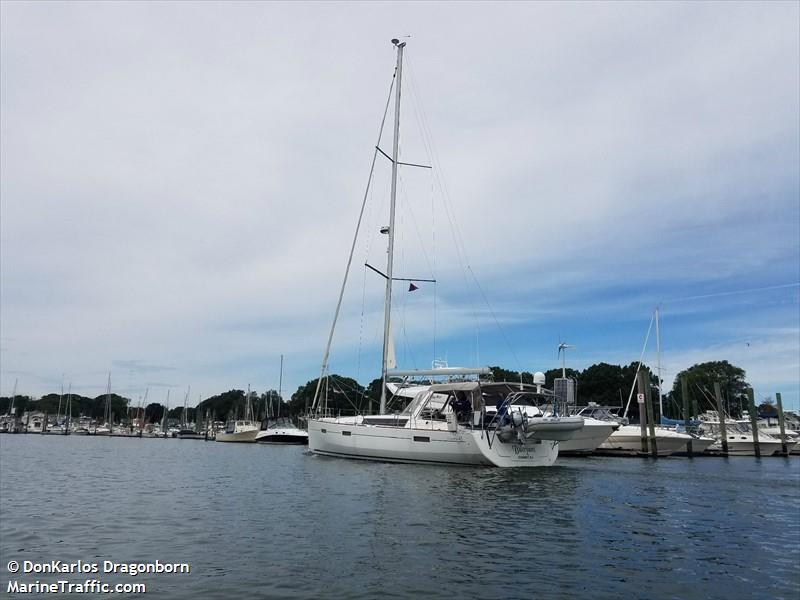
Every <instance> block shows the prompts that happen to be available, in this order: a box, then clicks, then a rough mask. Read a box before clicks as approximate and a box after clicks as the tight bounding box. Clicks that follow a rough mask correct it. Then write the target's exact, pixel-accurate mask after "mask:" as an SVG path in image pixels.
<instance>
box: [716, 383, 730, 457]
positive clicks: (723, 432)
mask: <svg viewBox="0 0 800 600" xmlns="http://www.w3.org/2000/svg"><path fill="white" fill-rule="evenodd" d="M714 398H715V400H716V401H717V414H718V415H719V434H720V436H721V441H722V455H723V456H728V432H727V431H726V430H725V411H724V410H723V408H722V392H721V391H720V389H719V382H717V381H715V382H714Z"/></svg>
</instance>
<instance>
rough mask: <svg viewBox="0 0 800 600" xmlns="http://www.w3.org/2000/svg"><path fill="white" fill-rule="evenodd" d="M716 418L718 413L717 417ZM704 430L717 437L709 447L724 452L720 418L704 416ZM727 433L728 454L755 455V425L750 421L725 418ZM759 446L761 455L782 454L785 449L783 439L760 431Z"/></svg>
mask: <svg viewBox="0 0 800 600" xmlns="http://www.w3.org/2000/svg"><path fill="white" fill-rule="evenodd" d="M714 418H716V415H715V417H714ZM702 430H703V431H704V432H705V433H707V434H708V435H710V436H712V437H714V438H715V440H716V441H715V442H714V443H713V444H712V445H711V446H710V447H709V450H711V451H713V452H722V451H723V447H722V429H721V426H720V422H719V420H718V419H717V420H713V419H712V418H708V417H706V418H704V419H703V422H702ZM725 435H726V438H727V446H728V455H730V456H755V455H756V450H755V440H754V438H753V426H752V424H751V423H750V421H746V420H743V419H731V420H728V419H726V420H725ZM758 447H759V452H760V453H761V456H772V455H773V454H780V453H781V452H782V450H783V447H782V445H781V441H780V440H779V439H776V438H774V437H772V436H771V435H769V434H767V433H762V432H761V431H759V434H758Z"/></svg>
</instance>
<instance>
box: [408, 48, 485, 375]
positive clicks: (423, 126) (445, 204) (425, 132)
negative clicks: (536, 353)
mask: <svg viewBox="0 0 800 600" xmlns="http://www.w3.org/2000/svg"><path fill="white" fill-rule="evenodd" d="M407 65H408V72H409V76H408V81H409V84H410V85H409V88H410V90H411V94H410V96H411V98H412V105H413V106H414V107H415V109H416V112H415V116H416V117H417V123H418V125H419V128H420V131H421V133H422V142H423V145H424V146H425V150H426V152H427V153H428V157H429V159H430V161H431V164H432V166H433V169H431V170H432V173H431V176H432V181H433V182H435V183H436V184H437V185H438V187H439V190H440V192H441V194H442V203H441V204H442V208H443V209H444V213H445V216H446V217H447V220H448V222H449V224H450V234H451V235H452V237H453V247H454V249H455V251H456V259H457V260H458V263H459V266H460V267H461V274H462V277H463V278H464V285H465V288H464V289H465V290H469V289H470V287H471V286H470V285H469V280H468V278H467V273H466V271H467V269H466V266H467V265H468V264H469V261H468V260H467V258H466V245H465V244H464V241H463V238H462V237H461V232H460V230H459V229H458V223H457V220H456V217H455V210H454V208H453V206H452V200H451V199H450V192H449V189H448V188H447V181H446V178H444V169H443V168H442V165H441V162H440V161H439V158H438V153H437V152H436V148H435V144H434V142H433V134H432V133H431V129H430V127H429V125H428V120H427V115H426V112H425V107H424V105H423V103H422V96H421V94H420V93H419V91H418V90H417V86H416V77H415V75H414V68H413V66H412V63H411V61H410V60H407ZM440 174H441V176H440ZM467 300H468V301H469V304H470V310H471V312H472V317H473V320H474V324H475V359H476V364H479V363H480V328H479V320H478V313H477V310H476V309H475V303H474V301H473V296H472V295H471V294H467Z"/></svg>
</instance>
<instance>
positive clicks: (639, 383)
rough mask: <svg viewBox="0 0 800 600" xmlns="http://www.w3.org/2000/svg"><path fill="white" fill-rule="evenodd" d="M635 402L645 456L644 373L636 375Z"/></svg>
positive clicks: (640, 372)
mask: <svg viewBox="0 0 800 600" xmlns="http://www.w3.org/2000/svg"><path fill="white" fill-rule="evenodd" d="M636 392H637V394H636V401H637V403H638V404H639V424H640V427H641V436H642V454H647V409H645V405H644V399H645V394H644V372H643V371H639V372H638V373H637V374H636Z"/></svg>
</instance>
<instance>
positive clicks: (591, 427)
mask: <svg viewBox="0 0 800 600" xmlns="http://www.w3.org/2000/svg"><path fill="white" fill-rule="evenodd" d="M614 427H615V425H614V424H613V423H607V422H605V421H598V420H597V419H591V418H588V419H587V418H584V420H583V429H581V430H580V431H578V432H577V433H576V434H575V436H574V437H573V438H572V439H570V440H567V441H565V442H559V444H558V452H559V454H589V453H590V452H594V451H595V450H596V449H597V447H598V446H600V444H602V443H603V442H605V441H606V440H607V439H608V436H610V435H611V434H612V433H613V431H614ZM640 445H641V444H640Z"/></svg>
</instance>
